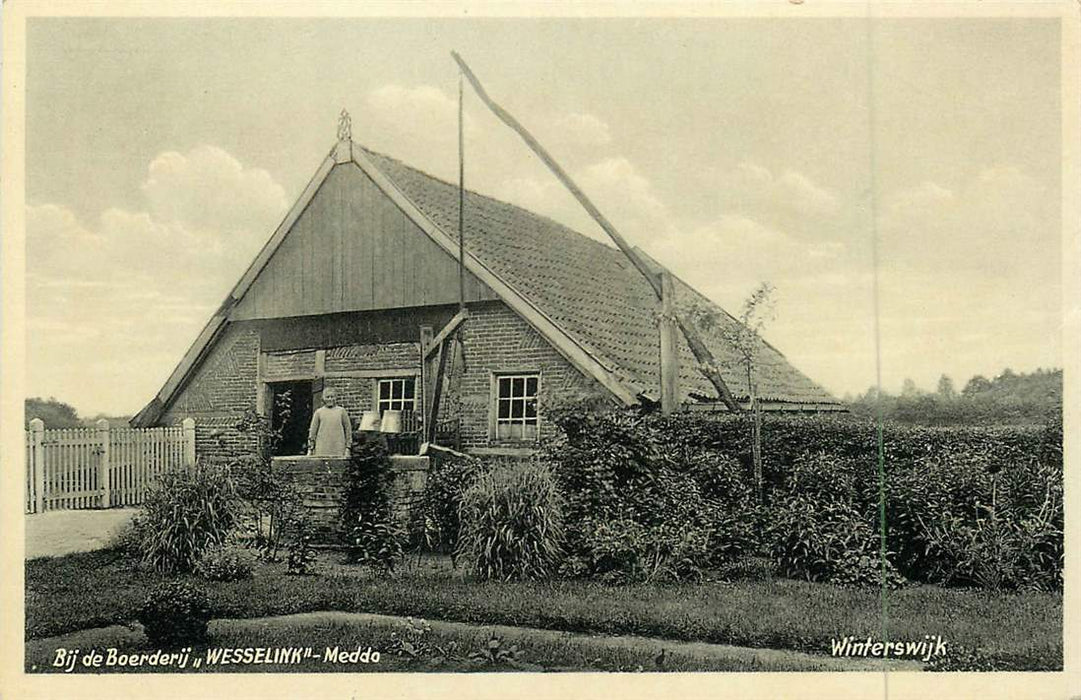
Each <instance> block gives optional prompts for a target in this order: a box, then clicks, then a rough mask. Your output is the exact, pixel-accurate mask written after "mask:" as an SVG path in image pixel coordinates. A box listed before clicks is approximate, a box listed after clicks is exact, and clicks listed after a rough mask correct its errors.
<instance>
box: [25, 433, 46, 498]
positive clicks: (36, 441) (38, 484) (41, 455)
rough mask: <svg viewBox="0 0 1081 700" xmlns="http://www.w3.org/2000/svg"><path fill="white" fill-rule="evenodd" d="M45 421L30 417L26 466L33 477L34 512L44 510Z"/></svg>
mask: <svg viewBox="0 0 1081 700" xmlns="http://www.w3.org/2000/svg"><path fill="white" fill-rule="evenodd" d="M44 442H45V422H44V421H42V420H41V419H40V418H32V419H30V464H28V465H26V468H27V469H29V470H30V474H31V475H32V478H33V479H34V512H35V513H44V512H45V449H44V448H43V447H42V443H44Z"/></svg>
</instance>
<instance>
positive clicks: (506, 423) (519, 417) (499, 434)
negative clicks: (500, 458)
mask: <svg viewBox="0 0 1081 700" xmlns="http://www.w3.org/2000/svg"><path fill="white" fill-rule="evenodd" d="M539 387H540V375H539V374H536V373H528V374H526V373H523V374H501V375H497V376H496V377H495V397H494V399H495V407H494V408H495V435H494V437H495V438H496V439H498V440H536V439H537V434H538V430H539V425H540V422H539V420H538V416H537V392H538V389H539Z"/></svg>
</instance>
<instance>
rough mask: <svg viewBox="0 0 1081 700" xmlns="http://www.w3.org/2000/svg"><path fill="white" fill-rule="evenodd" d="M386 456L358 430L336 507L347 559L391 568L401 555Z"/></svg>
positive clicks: (378, 443)
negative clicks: (340, 496)
mask: <svg viewBox="0 0 1081 700" xmlns="http://www.w3.org/2000/svg"><path fill="white" fill-rule="evenodd" d="M393 478H394V477H393V474H392V473H391V471H390V458H389V455H388V452H387V448H386V445H385V444H384V443H383V442H382V441H380V440H378V439H372V438H369V437H367V436H365V435H364V434H363V433H360V434H358V436H357V437H356V439H355V440H354V441H353V445H352V448H351V452H350V458H349V462H348V463H347V464H346V468H345V488H344V489H343V490H342V502H341V507H340V510H339V514H340V519H341V526H342V532H343V533H344V536H345V545H346V553H347V557H348V560H349V561H350V562H352V563H354V564H365V565H369V566H372V567H374V568H376V569H379V570H382V571H384V572H392V571H393V570H394V567H395V565H396V564H397V562H398V561H399V560H400V559H401V557H402V554H403V550H402V541H403V539H404V538H403V533H401V532H400V531H399V528H398V525H397V523H396V522H395V520H394V513H393V509H392V504H391V482H392V479H393Z"/></svg>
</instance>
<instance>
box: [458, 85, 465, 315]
mask: <svg viewBox="0 0 1081 700" xmlns="http://www.w3.org/2000/svg"><path fill="white" fill-rule="evenodd" d="M462 82H463V78H462V72H461V71H458V307H459V308H460V309H464V308H465V129H464V127H463V123H464V119H463V117H464V115H463V109H462V105H463V102H464V99H463V97H464V92H463V90H462Z"/></svg>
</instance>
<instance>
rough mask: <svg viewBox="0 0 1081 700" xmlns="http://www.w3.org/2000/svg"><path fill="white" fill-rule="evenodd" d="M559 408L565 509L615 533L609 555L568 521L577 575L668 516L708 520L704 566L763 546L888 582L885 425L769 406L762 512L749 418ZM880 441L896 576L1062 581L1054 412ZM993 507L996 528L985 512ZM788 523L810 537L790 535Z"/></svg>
mask: <svg viewBox="0 0 1081 700" xmlns="http://www.w3.org/2000/svg"><path fill="white" fill-rule="evenodd" d="M548 415H550V416H551V417H552V418H553V420H554V421H555V422H556V424H557V425H558V426H559V427H560V428H561V434H559V435H557V436H555V438H554V439H550V440H548V441H547V442H546V444H545V445H544V454H545V457H546V459H547V460H549V461H550V462H551V463H552V465H553V467H554V470H555V473H556V475H557V478H558V479H559V485H560V488H561V490H562V491H563V493H564V494H565V497H566V514H567V518H568V519H569V520H572V521H574V522H584V521H585V520H586V519H592V520H594V521H596V522H598V523H607V524H608V525H607V526H606V527H608V528H609V529H608V530H602V532H605V533H607V534H606V535H605V538H602V539H601V540H597V541H596V544H600V545H603V546H604V547H605V548H606V549H605V550H604V552H603V554H604V557H595V556H593V555H592V554H591V552H590V548H591V547H592V546H593V544H594V543H592V542H591V540H590V538H589V537H587V535H588V532H586V531H585V530H584V529H582V528H576V529H574V530H572V531H570V532H569V533H568V534H569V541H568V544H567V550H568V552H569V554H570V557H571V559H570V560H569V561H568V563H567V565H566V566H565V567H564V570H565V571H567V572H576V573H578V574H581V575H585V574H588V571H589V570H590V569H591V567H592V566H593V565H592V564H591V563H590V562H591V561H599V560H602V559H611V557H612V556H613V555H614V553H615V552H616V551H622V550H618V548H617V549H612V547H614V545H615V543H616V542H617V541H618V542H620V543H622V544H620V547H624V548H626V547H629V546H630V545H631V544H633V543H634V542H638V541H641V542H644V541H645V539H646V535H645V534H643V535H642V537H641V538H637V536H636V535H634V534H633V532H637V530H636V529H634V528H629V527H628V526H625V525H620V526H618V527H620V528H622V530H621V533H622V534H621V535H620V537H619V538H616V539H615V540H613V539H612V537H611V535H612V533H613V532H614V530H612V529H611V528H614V527H616V526H615V525H614V523H619V522H621V521H630V522H633V523H637V524H638V525H640V526H642V527H643V528H645V529H644V530H642V532H643V533H645V532H646V531H652V530H655V529H657V528H658V527H659V526H661V525H663V524H668V525H674V524H680V525H684V524H693V525H694V526H697V527H701V528H703V529H704V530H705V531H706V532H707V533H708V537H709V541H710V544H709V546H708V547H707V552H706V555H705V557H704V558H703V559H702V560H700V561H699V562H697V563H698V565H699V566H711V567H721V568H724V567H727V566H729V565H731V564H732V563H734V562H736V561H737V560H739V559H740V558H741V557H747V556H756V555H757V553H759V552H764V553H768V554H770V556H771V557H773V558H776V559H777V561H778V564H783V565H781V566H780V569H781V570H782V571H783V570H790V571H792V572H793V573H792V574H791V575H795V576H798V577H802V578H807V577H811V578H812V579H815V580H831V579H832V580H838V581H845V582H858V581H866V582H868V583H871V582H877V579H878V577H879V575H880V574H879V573H876V572H877V570H878V568H879V566H880V562H879V554H878V550H879V545H880V543H879V541H878V535H877V530H878V519H879V476H878V475H879V469H878V464H879V453H878V445H879V440H878V430H877V427H876V426H875V424H874V423H873V422H871V421H868V420H865V419H860V418H855V417H852V416H844V415H813V416H794V415H780V414H774V415H770V414H767V415H764V416H763V460H764V477H765V505H764V507H763V508H762V509H756V508H755V507H754V505H753V502H752V501H751V499H749V498H748V491H749V489H750V486H751V484H752V478H751V469H750V464H751V445H750V440H749V437H748V435H747V431H746V426H745V424H744V423H743V420H742V418H741V417H740V416H733V415H724V414H713V415H711V414H676V415H672V416H660V415H656V414H645V415H644V414H641V413H636V412H632V411H621V410H610V411H607V412H592V413H590V412H583V411H578V410H576V409H575V408H573V407H570V408H567V407H564V408H562V409H550V410H549V412H548ZM882 451H883V457H884V476H885V484H884V486H885V493H886V504H885V505H886V522H887V525H888V527H887V549H888V551H889V563H888V565H887V568H888V571H889V578H890V579H891V580H894V581H899V580H900V579H899V578H898V576H897V575H898V574H900V575H902V576H904V577H906V578H909V579H911V580H917V581H927V582H940V583H942V582H947V581H952V582H954V583H958V584H962V585H1003V584H1001V583H995V581H1014V582H1015V583H1009V584H1006V585H1010V586H1013V585H1018V586H1020V585H1024V586H1030V587H1039V588H1055V587H1059V588H1061V572H1062V560H1063V556H1062V552H1063V544H1062V534H1061V533H1062V530H1063V519H1062V507H1061V493H1062V433H1061V425H1060V424H1059V423H1058V422H1057V421H1052V422H1051V423H1049V424H1048V425H1047V426H1046V427H1040V426H1020V425H1015V426H998V427H986V426H985V427H972V426H965V427H916V426H906V425H897V424H886V425H884V426H883V432H882ZM992 504H993V505H994V508H995V512H996V516H995V520H994V522H995V523H996V525H995V528H997V530H995V529H991V528H990V524H991V522H992V520H991V519H990V518H989V517H988V515H987V513H988V510H987V508H988V507H989V506H990V505H992ZM781 521H783V522H788V523H790V524H791V525H792V526H794V527H797V528H799V529H800V532H799V533H791V532H790V533H785V532H783V530H781V529H779V527H778V523H779V522H781ZM769 524H772V525H773V527H772V528H768V527H765V526H766V525H769ZM853 528H855V529H853ZM667 531H668V532H669V533H671V532H674V531H675V530H673V528H671V527H669V528H667ZM767 533H769V534H770V537H769V538H763V535H764V534H767ZM803 538H806V541H803ZM821 538H826V539H825V540H824V541H820V539H821ZM981 538H982V539H981ZM981 543H982V544H981ZM807 548H811V549H807ZM975 550H978V551H981V552H982V554H981V556H983V557H985V563H983V564H980V565H978V566H982V567H983V568H984V569H987V568H988V567H989V566H992V563H993V562H998V563H994V564H993V565H994V566H999V567H1000V568H1001V569H1002V571H1001V572H1000V573H999V574H994V573H991V572H990V571H985V572H984V573H983V574H981V575H979V576H978V577H977V575H976V574H975V571H968V572H967V573H966V569H971V568H972V566H976V563H975V562H966V558H971V556H970V554H966V551H967V552H969V553H971V552H972V551H975ZM816 561H817V562H819V563H814V562H816ZM842 563H843V564H842ZM970 564H971V565H972V566H970ZM838 567H840V568H838ZM894 567H895V568H896V571H894ZM602 568H603V567H602ZM951 571H954V572H955V573H954V574H950V573H949V572H951ZM977 578H979V579H980V581H982V582H980V581H977V580H976V579H977Z"/></svg>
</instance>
